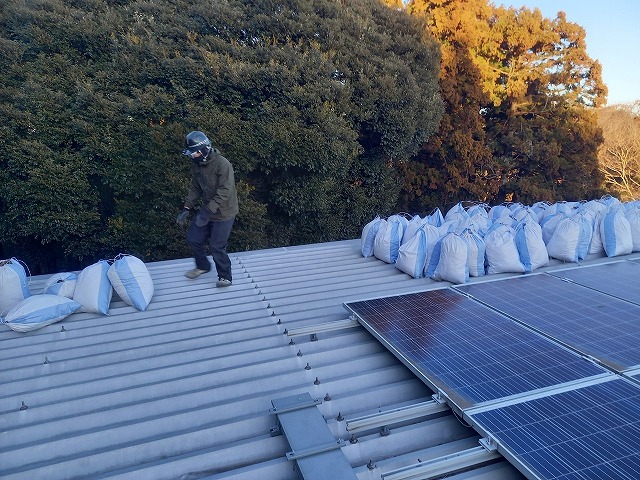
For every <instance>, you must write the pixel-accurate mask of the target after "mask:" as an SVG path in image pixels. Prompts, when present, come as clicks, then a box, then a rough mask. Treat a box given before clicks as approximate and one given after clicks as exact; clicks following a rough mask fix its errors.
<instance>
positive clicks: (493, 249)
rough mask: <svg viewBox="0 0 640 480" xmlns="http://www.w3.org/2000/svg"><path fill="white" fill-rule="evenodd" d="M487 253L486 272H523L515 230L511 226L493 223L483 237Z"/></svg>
mask: <svg viewBox="0 0 640 480" xmlns="http://www.w3.org/2000/svg"><path fill="white" fill-rule="evenodd" d="M484 244H485V247H486V255H487V263H488V267H487V273H488V274H490V275H491V274H494V273H524V272H525V268H524V265H523V264H522V262H521V261H520V254H519V253H518V248H517V247H516V241H515V232H514V230H513V228H512V227H508V226H506V225H501V224H494V226H493V227H492V228H491V230H490V231H489V233H487V235H486V236H485V237H484Z"/></svg>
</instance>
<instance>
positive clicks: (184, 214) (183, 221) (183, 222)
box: [176, 207, 191, 226]
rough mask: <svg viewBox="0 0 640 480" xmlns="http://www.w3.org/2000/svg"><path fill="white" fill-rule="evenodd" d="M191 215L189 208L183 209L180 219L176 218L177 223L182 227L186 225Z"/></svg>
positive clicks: (179, 215)
mask: <svg viewBox="0 0 640 480" xmlns="http://www.w3.org/2000/svg"><path fill="white" fill-rule="evenodd" d="M189 213H191V210H190V209H188V208H187V207H183V208H182V210H180V213H179V214H178V217H177V218H176V223H177V224H178V225H180V226H184V225H186V224H187V222H188V221H189Z"/></svg>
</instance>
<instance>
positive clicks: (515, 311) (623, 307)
mask: <svg viewBox="0 0 640 480" xmlns="http://www.w3.org/2000/svg"><path fill="white" fill-rule="evenodd" d="M585 270H586V269H585ZM567 273H568V272H563V275H566V274H567ZM601 282H603V279H602V277H601ZM605 283H606V282H605ZM455 288H456V289H457V290H459V291H461V292H464V293H465V294H467V295H470V296H472V297H473V298H474V299H477V300H479V301H481V302H482V303H485V304H486V305H489V306H491V307H492V308H494V309H496V310H499V311H500V312H502V313H504V314H506V315H508V316H510V317H512V318H514V319H516V320H518V321H520V322H522V323H524V324H526V325H529V326H531V327H533V328H535V329H537V330H539V331H541V332H543V333H544V334H546V335H549V336H550V337H552V338H554V339H556V340H558V341H560V342H563V343H564V344H566V345H569V346H571V347H572V348H575V349H576V350H577V351H579V352H581V353H583V354H585V355H589V356H592V357H594V358H596V359H597V360H599V361H601V362H602V363H603V364H604V365H607V366H609V367H611V368H613V369H615V370H617V371H624V370H626V369H629V368H632V367H634V366H638V365H640V348H639V340H638V339H639V338H640V321H639V319H640V305H635V304H632V303H629V302H627V301H624V300H621V299H619V298H616V297H612V296H611V295H608V294H605V293H602V292H599V291H595V290H593V289H591V288H585V287H584V286H581V285H577V284H575V283H572V282H566V281H563V280H562V279H560V278H557V277H554V276H551V275H547V274H541V275H540V274H536V275H527V276H522V277H516V278H509V279H505V280H501V281H497V282H485V283H478V284H473V285H464V286H459V287H455Z"/></svg>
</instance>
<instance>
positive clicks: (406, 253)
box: [396, 229, 428, 278]
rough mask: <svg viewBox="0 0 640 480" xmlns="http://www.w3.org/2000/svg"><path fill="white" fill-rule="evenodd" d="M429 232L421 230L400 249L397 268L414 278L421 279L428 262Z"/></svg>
mask: <svg viewBox="0 0 640 480" xmlns="http://www.w3.org/2000/svg"><path fill="white" fill-rule="evenodd" d="M427 242H428V239H427V232H426V231H425V230H424V229H419V230H418V231H417V232H416V233H415V234H414V235H413V237H412V238H411V240H409V241H408V242H406V243H404V244H402V245H401V246H400V248H399V249H398V259H397V260H396V268H397V269H398V270H400V271H401V272H404V273H408V274H409V275H411V276H412V277H413V278H420V277H422V275H423V272H424V266H425V263H426V261H427Z"/></svg>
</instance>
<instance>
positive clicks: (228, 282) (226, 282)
mask: <svg viewBox="0 0 640 480" xmlns="http://www.w3.org/2000/svg"><path fill="white" fill-rule="evenodd" d="M230 286H231V280H227V279H226V278H222V277H218V282H217V283H216V287H230Z"/></svg>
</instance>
